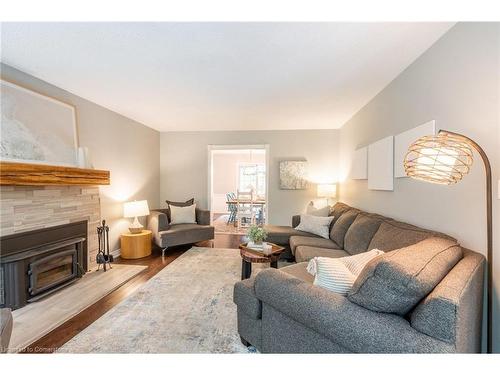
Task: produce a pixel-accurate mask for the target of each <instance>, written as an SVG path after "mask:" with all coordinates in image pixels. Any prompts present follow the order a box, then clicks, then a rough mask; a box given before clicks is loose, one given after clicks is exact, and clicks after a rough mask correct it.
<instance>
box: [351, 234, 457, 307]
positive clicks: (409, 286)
mask: <svg viewBox="0 0 500 375" xmlns="http://www.w3.org/2000/svg"><path fill="white" fill-rule="evenodd" d="M460 259H462V248H461V247H460V246H459V245H458V244H457V243H456V242H454V241H450V240H448V239H445V238H439V237H432V238H428V239H425V240H423V241H421V242H419V243H417V244H415V245H411V246H407V247H403V248H401V249H398V250H394V251H392V252H390V253H386V254H384V255H382V256H380V257H377V258H375V259H373V260H371V261H370V262H369V263H368V264H367V265H366V267H365V268H364V269H363V271H362V272H361V273H360V275H359V277H358V278H357V279H356V282H355V283H354V286H353V288H352V290H351V291H350V293H349V295H348V298H349V300H350V301H351V302H353V303H356V304H358V305H360V306H363V307H364V308H366V309H369V310H372V311H377V312H384V313H394V314H399V315H405V314H407V313H408V312H409V311H411V310H412V309H413V308H414V307H415V306H416V305H417V304H418V303H419V302H420V301H421V300H422V299H423V298H424V297H425V296H427V295H428V294H429V293H430V292H431V291H432V290H433V289H434V288H435V287H436V286H437V285H438V284H439V282H440V281H441V280H442V279H443V278H444V277H445V276H446V275H447V274H448V272H449V271H450V270H451V269H452V268H453V267H454V266H455V264H457V263H458V261H459V260H460Z"/></svg>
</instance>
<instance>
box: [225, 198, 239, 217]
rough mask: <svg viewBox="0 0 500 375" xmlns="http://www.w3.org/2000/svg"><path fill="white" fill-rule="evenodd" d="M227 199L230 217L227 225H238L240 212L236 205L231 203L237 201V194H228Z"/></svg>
mask: <svg viewBox="0 0 500 375" xmlns="http://www.w3.org/2000/svg"><path fill="white" fill-rule="evenodd" d="M226 199H227V202H228V203H227V209H228V211H229V217H228V218H227V224H230V223H234V224H236V211H237V210H238V209H237V207H236V204H235V203H229V202H233V201H235V200H236V194H234V193H227V194H226Z"/></svg>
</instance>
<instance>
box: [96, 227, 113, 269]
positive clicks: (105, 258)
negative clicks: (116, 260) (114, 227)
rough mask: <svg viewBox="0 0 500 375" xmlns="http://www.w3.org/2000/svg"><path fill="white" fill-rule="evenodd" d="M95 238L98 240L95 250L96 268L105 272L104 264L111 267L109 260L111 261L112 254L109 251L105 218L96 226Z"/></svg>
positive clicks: (107, 228)
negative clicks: (97, 248) (97, 246)
mask: <svg viewBox="0 0 500 375" xmlns="http://www.w3.org/2000/svg"><path fill="white" fill-rule="evenodd" d="M97 239H98V242H99V250H98V251H97V255H96V257H95V259H96V261H97V270H98V271H99V269H100V268H101V264H102V268H103V270H104V272H106V265H109V268H110V269H111V268H113V267H111V262H113V255H111V254H110V253H109V227H108V226H107V225H106V220H103V221H102V225H101V226H99V227H97Z"/></svg>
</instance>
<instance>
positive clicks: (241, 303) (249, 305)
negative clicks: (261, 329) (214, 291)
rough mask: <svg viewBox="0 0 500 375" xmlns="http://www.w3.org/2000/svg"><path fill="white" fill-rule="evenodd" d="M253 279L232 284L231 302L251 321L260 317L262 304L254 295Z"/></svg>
mask: <svg viewBox="0 0 500 375" xmlns="http://www.w3.org/2000/svg"><path fill="white" fill-rule="evenodd" d="M254 284H255V278H253V277H252V278H250V279H246V280H242V281H238V282H237V283H236V284H234V290H233V301H234V303H235V304H236V305H237V306H238V309H241V310H242V311H243V312H244V313H245V314H246V315H248V316H249V317H250V318H253V319H260V318H261V317H262V302H261V301H260V300H259V299H258V298H257V296H256V295H255V288H254Z"/></svg>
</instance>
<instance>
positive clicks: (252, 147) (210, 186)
mask: <svg viewBox="0 0 500 375" xmlns="http://www.w3.org/2000/svg"><path fill="white" fill-rule="evenodd" d="M269 149H270V147H269V144H256V145H255V144H254V145H207V171H208V177H207V178H208V184H207V194H208V196H207V202H208V209H209V210H210V211H212V196H213V194H212V192H213V181H212V175H213V152H212V151H216V150H265V152H266V206H265V217H266V223H267V222H268V221H269V172H270V170H269V164H270V163H269V161H270V158H269ZM210 220H212V217H210Z"/></svg>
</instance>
